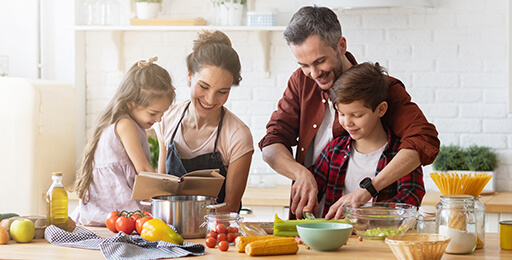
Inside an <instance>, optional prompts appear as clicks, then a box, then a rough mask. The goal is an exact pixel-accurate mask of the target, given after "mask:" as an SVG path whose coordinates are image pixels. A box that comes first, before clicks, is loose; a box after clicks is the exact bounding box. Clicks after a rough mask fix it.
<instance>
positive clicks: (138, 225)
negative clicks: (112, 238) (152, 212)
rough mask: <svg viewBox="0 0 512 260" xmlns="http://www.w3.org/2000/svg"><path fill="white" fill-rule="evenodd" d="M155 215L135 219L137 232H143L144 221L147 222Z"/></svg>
mask: <svg viewBox="0 0 512 260" xmlns="http://www.w3.org/2000/svg"><path fill="white" fill-rule="evenodd" d="M152 218H153V217H152V216H145V217H142V218H139V219H137V220H136V221H135V230H137V233H139V234H141V233H142V226H144V223H146V221H148V220H150V219H152Z"/></svg>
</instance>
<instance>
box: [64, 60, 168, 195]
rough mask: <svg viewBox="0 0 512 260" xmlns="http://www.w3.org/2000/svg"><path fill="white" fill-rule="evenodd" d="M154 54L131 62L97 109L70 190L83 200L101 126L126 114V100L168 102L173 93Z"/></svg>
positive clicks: (143, 104)
mask: <svg viewBox="0 0 512 260" xmlns="http://www.w3.org/2000/svg"><path fill="white" fill-rule="evenodd" d="M156 60H157V57H153V58H150V59H148V60H146V61H144V60H141V61H138V62H137V63H135V64H134V65H133V66H132V67H131V68H130V70H129V71H128V72H127V73H126V75H125V76H124V78H123V79H122V81H121V84H120V85H119V87H118V88H117V91H116V93H115V95H114V97H113V98H112V99H111V100H110V102H109V103H108V105H107V107H106V108H105V109H104V110H103V111H102V112H101V113H100V116H99V117H98V121H97V122H96V126H95V128H94V131H93V132H92V136H91V138H90V139H89V141H88V142H87V145H86V146H85V149H84V153H83V156H82V160H81V165H80V169H78V171H77V173H76V180H75V183H74V185H73V187H71V191H76V192H77V193H78V197H79V198H80V199H81V200H82V203H83V204H87V202H88V201H89V197H90V195H89V193H88V191H89V186H90V184H91V182H93V176H92V171H93V169H94V153H95V152H96V148H97V147H98V141H99V140H100V137H101V134H102V133H103V130H104V129H105V128H107V127H108V126H110V125H112V124H114V123H115V122H116V121H117V120H118V119H119V118H120V117H121V116H122V115H125V114H128V113H129V109H128V103H133V104H135V106H142V107H147V106H149V105H150V104H151V103H153V102H155V101H156V100H158V99H160V98H162V97H168V98H169V99H170V101H171V102H173V101H174V98H175V96H176V94H175V92H174V86H173V85H172V79H171V76H170V75H169V72H167V70H165V69H164V68H162V67H160V66H159V65H157V64H153V61H156Z"/></svg>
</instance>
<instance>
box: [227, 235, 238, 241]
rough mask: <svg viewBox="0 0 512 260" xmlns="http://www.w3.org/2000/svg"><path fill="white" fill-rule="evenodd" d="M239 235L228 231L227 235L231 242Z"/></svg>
mask: <svg viewBox="0 0 512 260" xmlns="http://www.w3.org/2000/svg"><path fill="white" fill-rule="evenodd" d="M236 237H237V235H236V234H235V233H228V234H227V235H226V238H227V240H228V242H229V243H231V242H233V241H235V238H236Z"/></svg>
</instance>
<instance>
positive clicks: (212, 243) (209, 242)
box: [206, 237, 217, 248]
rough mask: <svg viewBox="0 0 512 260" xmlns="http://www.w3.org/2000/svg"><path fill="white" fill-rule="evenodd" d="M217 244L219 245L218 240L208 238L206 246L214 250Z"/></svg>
mask: <svg viewBox="0 0 512 260" xmlns="http://www.w3.org/2000/svg"><path fill="white" fill-rule="evenodd" d="M216 244H217V239H215V238H213V237H208V238H206V246H207V247H209V248H214V247H215V245H216Z"/></svg>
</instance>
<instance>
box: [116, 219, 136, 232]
mask: <svg viewBox="0 0 512 260" xmlns="http://www.w3.org/2000/svg"><path fill="white" fill-rule="evenodd" d="M116 228H117V231H118V232H121V231H123V232H124V233H126V234H128V235H129V234H131V233H132V232H133V230H135V221H134V220H133V218H131V217H128V216H122V217H119V218H118V219H117V220H116Z"/></svg>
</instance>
